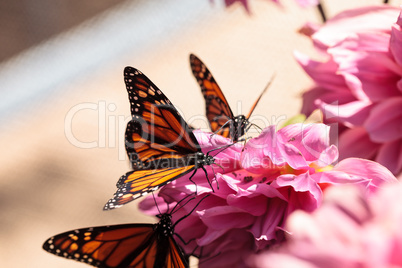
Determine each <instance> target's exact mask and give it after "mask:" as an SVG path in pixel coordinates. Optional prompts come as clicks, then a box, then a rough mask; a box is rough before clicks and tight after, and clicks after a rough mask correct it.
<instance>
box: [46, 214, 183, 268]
mask: <svg viewBox="0 0 402 268" xmlns="http://www.w3.org/2000/svg"><path fill="white" fill-rule="evenodd" d="M159 218H160V221H159V222H158V223H156V224H120V225H112V226H98V227H91V228H82V229H77V230H74V231H69V232H65V233H61V234H58V235H56V236H54V237H51V238H49V239H48V240H47V241H46V242H45V243H44V244H43V249H44V250H46V251H48V252H50V253H52V254H55V255H57V256H61V257H64V258H67V259H73V260H76V261H80V262H84V263H87V264H90V265H92V266H95V267H104V268H120V267H133V268H134V267H139V268H160V267H162V268H168V267H169V268H185V267H188V260H187V259H186V258H185V256H184V253H183V252H182V250H181V248H180V247H179V246H178V245H177V243H176V241H175V240H174V238H173V234H174V227H173V225H172V221H171V215H170V214H167V213H166V214H162V215H160V216H159Z"/></svg>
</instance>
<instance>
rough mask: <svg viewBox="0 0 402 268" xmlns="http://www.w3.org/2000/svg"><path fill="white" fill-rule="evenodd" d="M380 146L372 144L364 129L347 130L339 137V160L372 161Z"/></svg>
mask: <svg viewBox="0 0 402 268" xmlns="http://www.w3.org/2000/svg"><path fill="white" fill-rule="evenodd" d="M380 146H381V145H380V144H378V143H375V142H372V141H371V140H370V137H369V136H368V134H367V131H366V129H364V128H363V127H356V128H352V129H347V130H345V131H344V132H342V134H341V136H340V137H339V144H338V150H339V160H342V159H345V158H348V157H361V158H366V159H370V158H372V157H374V155H375V154H376V152H377V151H378V148H380Z"/></svg>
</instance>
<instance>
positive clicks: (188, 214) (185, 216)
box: [173, 194, 210, 228]
mask: <svg viewBox="0 0 402 268" xmlns="http://www.w3.org/2000/svg"><path fill="white" fill-rule="evenodd" d="M208 196H210V195H209V194H207V195H205V196H204V197H203V198H201V200H200V201H198V203H197V204H196V205H195V206H194V207H193V209H192V210H191V211H190V212H189V213H187V214H186V215H184V216H183V217H181V218H180V219H178V220H177V221H176V222H175V223H174V224H173V228H174V227H175V226H176V225H177V224H178V223H179V222H181V221H182V220H184V219H185V218H187V217H188V216H190V215H191V213H193V212H194V210H195V209H196V208H197V207H198V206H199V205H200V203H201V202H202V201H203V200H204V199H205V198H207V197H208ZM194 198H195V197H194ZM187 203H188V202H187ZM187 203H186V204H187Z"/></svg>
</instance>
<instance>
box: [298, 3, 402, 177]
mask: <svg viewBox="0 0 402 268" xmlns="http://www.w3.org/2000/svg"><path fill="white" fill-rule="evenodd" d="M400 12H401V9H399V8H395V7H390V6H388V5H386V6H385V5H384V6H375V7H363V8H358V9H353V10H349V11H345V12H342V13H340V14H339V15H337V16H335V17H334V18H332V19H331V20H329V21H328V22H327V23H326V24H325V25H323V26H322V27H320V28H318V29H317V26H314V25H313V26H312V25H311V24H308V25H306V26H305V27H304V28H303V30H302V32H304V33H309V34H310V33H311V32H313V34H312V35H311V38H312V40H313V42H314V44H315V46H316V47H317V48H318V49H319V50H320V51H322V52H323V54H324V55H325V56H326V58H327V59H326V61H324V62H319V61H314V60H311V59H309V58H308V57H307V56H305V55H302V54H300V53H295V56H296V59H297V60H298V62H299V63H300V64H301V66H302V67H303V68H304V70H305V71H306V73H307V74H308V75H310V76H311V78H312V79H313V80H314V81H315V83H316V85H315V86H314V87H313V88H312V89H311V90H309V91H307V92H306V93H304V95H303V102H304V103H303V108H302V113H304V114H306V115H309V114H311V112H312V111H313V110H315V109H316V108H318V109H320V110H321V111H322V112H323V114H324V122H325V123H328V124H330V123H335V124H339V134H340V135H339V153H340V159H345V158H348V157H361V158H366V159H371V160H375V161H377V162H379V163H380V164H382V165H384V166H386V167H387V168H388V169H390V170H391V171H392V172H393V173H394V174H395V175H398V174H401V171H402V109H401V107H402V79H401V78H402V30H401V27H402V16H401V15H400ZM398 14H399V18H398ZM395 22H396V23H395Z"/></svg>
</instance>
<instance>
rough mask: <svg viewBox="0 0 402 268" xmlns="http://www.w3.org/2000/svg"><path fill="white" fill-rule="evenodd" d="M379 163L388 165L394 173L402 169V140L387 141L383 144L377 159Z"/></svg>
mask: <svg viewBox="0 0 402 268" xmlns="http://www.w3.org/2000/svg"><path fill="white" fill-rule="evenodd" d="M375 160H376V161H377V162H378V163H380V164H381V165H383V166H385V167H387V168H388V169H389V170H390V171H391V172H392V173H393V174H395V175H397V174H399V173H401V171H402V140H401V139H400V140H396V141H392V142H388V143H385V144H384V145H382V146H381V148H380V150H379V152H378V154H377V156H376V159H375Z"/></svg>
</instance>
